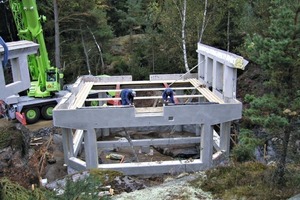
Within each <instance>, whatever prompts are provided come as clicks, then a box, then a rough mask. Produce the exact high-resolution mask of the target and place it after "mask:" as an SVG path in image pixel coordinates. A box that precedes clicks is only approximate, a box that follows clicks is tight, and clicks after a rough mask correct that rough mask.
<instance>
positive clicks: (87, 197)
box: [47, 176, 102, 200]
mask: <svg viewBox="0 0 300 200" xmlns="http://www.w3.org/2000/svg"><path fill="white" fill-rule="evenodd" d="M101 185H102V184H101V181H100V180H99V179H98V178H96V177H94V176H88V177H86V178H83V179H79V180H77V181H75V182H74V181H72V180H71V178H70V177H69V178H67V182H66V187H65V191H64V193H63V194H61V195H57V194H56V193H48V194H47V195H48V196H47V198H48V199H49V200H60V199H61V200H65V199H74V200H75V199H80V200H98V199H99V197H98V193H99V187H100V186H101Z"/></svg>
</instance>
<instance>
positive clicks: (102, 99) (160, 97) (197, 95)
mask: <svg viewBox="0 0 300 200" xmlns="http://www.w3.org/2000/svg"><path fill="white" fill-rule="evenodd" d="M175 97H176V98H197V97H204V96H203V95H202V94H195V95H176V96H174V98H175ZM139 99H141V100H144V99H162V96H144V97H134V100H139ZM109 100H121V98H116V97H115V98H110V97H108V98H90V99H86V100H85V101H109Z"/></svg>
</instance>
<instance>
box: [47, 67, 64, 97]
mask: <svg viewBox="0 0 300 200" xmlns="http://www.w3.org/2000/svg"><path fill="white" fill-rule="evenodd" d="M60 79H61V75H60V73H59V72H58V70H57V69H53V70H48V71H47V72H46V90H47V91H49V92H55V91H59V90H60Z"/></svg>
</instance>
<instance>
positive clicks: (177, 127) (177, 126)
mask: <svg viewBox="0 0 300 200" xmlns="http://www.w3.org/2000/svg"><path fill="white" fill-rule="evenodd" d="M174 130H175V131H176V132H182V131H183V126H182V125H175V127H174Z"/></svg>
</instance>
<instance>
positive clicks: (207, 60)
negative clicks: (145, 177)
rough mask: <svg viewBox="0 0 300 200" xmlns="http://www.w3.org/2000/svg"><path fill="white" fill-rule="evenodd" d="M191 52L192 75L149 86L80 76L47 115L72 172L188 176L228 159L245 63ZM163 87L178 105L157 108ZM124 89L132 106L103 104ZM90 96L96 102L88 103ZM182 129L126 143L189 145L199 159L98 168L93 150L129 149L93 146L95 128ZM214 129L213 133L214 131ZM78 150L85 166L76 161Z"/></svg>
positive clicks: (154, 78)
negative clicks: (194, 59)
mask: <svg viewBox="0 0 300 200" xmlns="http://www.w3.org/2000/svg"><path fill="white" fill-rule="evenodd" d="M197 52H198V57H199V62H198V73H197V74H188V75H177V74H173V75H172V74H169V75H151V76H150V80H149V81H132V80H131V77H130V76H120V77H90V76H86V77H80V78H79V79H78V80H77V81H76V83H75V84H74V85H73V88H72V92H71V93H70V94H68V95H66V96H65V97H64V98H63V100H62V101H61V102H60V103H59V104H58V105H57V106H56V107H55V109H54V110H53V123H54V125H55V126H57V127H61V128H62V130H63V141H64V143H63V147H64V153H65V163H66V164H67V165H68V166H69V167H71V168H73V169H75V170H85V169H90V168H100V169H113V170H119V171H122V172H124V173H125V174H128V175H134V174H160V173H169V172H183V171H185V172H194V171H199V170H204V169H208V168H210V167H212V166H213V164H214V162H217V161H218V158H221V157H223V158H224V157H225V158H226V157H228V155H229V146H230V127H231V122H232V121H233V120H237V119H240V118H241V114H242V104H241V102H239V101H238V100H236V78H237V77H236V76H237V69H238V68H242V69H243V68H244V67H245V65H246V64H247V61H245V60H244V59H243V58H242V57H239V56H237V55H234V54H231V53H228V52H225V51H222V50H218V49H215V48H212V47H209V46H206V45H203V44H200V43H199V44H198V49H197ZM169 85H171V88H172V89H173V90H174V91H175V92H176V95H175V97H176V99H177V100H178V103H177V104H175V105H173V104H172V105H162V104H161V103H160V102H159V101H160V99H161V93H162V91H163V90H164V89H165V88H166V87H168V86H169ZM124 88H132V89H134V90H135V91H136V93H137V97H135V101H136V102H137V103H136V106H134V107H132V106H119V105H109V106H108V105H107V104H106V102H108V101H114V102H118V101H119V100H120V98H118V93H119V92H120V91H121V90H122V89H124ZM107 92H116V96H115V97H109V96H107ZM91 93H96V94H97V97H96V98H90V97H89V94H91ZM149 94H150V95H149ZM91 101H93V102H95V101H96V102H98V106H89V105H90V102H91ZM138 102H139V103H138ZM149 102H152V103H151V104H150V105H149ZM182 125H193V126H194V127H195V135H194V137H186V138H184V137H179V138H155V139H142V140H132V141H131V144H132V145H133V146H139V147H143V148H147V147H149V146H151V145H156V146H159V145H167V144H178V145H179V144H191V143H194V144H196V145H198V146H199V149H200V150H199V151H200V159H195V160H177V161H175V160H170V161H163V162H138V163H120V164H99V163H98V151H97V150H98V148H109V147H111V148H116V147H120V148H122V147H124V146H130V144H129V142H128V141H119V140H118V141H97V137H96V132H97V130H99V129H100V130H102V133H103V134H104V135H108V134H110V130H111V129H112V128H138V127H155V126H171V127H175V126H182ZM216 125H217V126H218V127H219V129H218V130H214V127H216ZM82 146H83V147H84V152H85V161H83V160H81V159H79V158H78V157H77V154H78V151H79V149H80V148H81V147H82Z"/></svg>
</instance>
